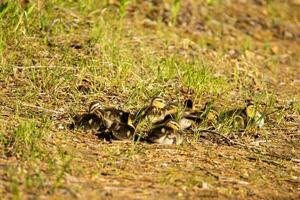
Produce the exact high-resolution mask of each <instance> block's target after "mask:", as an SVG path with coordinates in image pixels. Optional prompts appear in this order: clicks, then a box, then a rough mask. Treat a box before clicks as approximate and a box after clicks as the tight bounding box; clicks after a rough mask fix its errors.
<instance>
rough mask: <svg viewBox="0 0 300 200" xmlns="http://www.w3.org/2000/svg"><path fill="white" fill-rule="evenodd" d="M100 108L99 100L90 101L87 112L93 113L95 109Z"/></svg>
mask: <svg viewBox="0 0 300 200" xmlns="http://www.w3.org/2000/svg"><path fill="white" fill-rule="evenodd" d="M100 108H101V102H100V101H93V102H91V103H90V106H89V110H88V111H89V112H90V113H93V112H94V111H95V110H98V109H100Z"/></svg>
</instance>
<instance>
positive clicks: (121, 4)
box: [119, 0, 130, 18]
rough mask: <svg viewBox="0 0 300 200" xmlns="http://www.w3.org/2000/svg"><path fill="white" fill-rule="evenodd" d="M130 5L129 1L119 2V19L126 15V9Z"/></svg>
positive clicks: (120, 0)
mask: <svg viewBox="0 0 300 200" xmlns="http://www.w3.org/2000/svg"><path fill="white" fill-rule="evenodd" d="M129 3H130V0H119V13H120V16H121V18H123V17H124V16H125V14H126V7H127V6H128V4H129Z"/></svg>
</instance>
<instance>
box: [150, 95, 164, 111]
mask: <svg viewBox="0 0 300 200" xmlns="http://www.w3.org/2000/svg"><path fill="white" fill-rule="evenodd" d="M151 106H152V107H154V108H159V109H162V108H164V107H165V106H166V101H165V100H164V99H162V98H160V97H155V98H154V99H153V100H152V102H151Z"/></svg>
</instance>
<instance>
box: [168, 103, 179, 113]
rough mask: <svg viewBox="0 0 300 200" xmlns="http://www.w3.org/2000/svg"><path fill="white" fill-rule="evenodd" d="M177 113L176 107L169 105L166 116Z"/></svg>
mask: <svg viewBox="0 0 300 200" xmlns="http://www.w3.org/2000/svg"><path fill="white" fill-rule="evenodd" d="M177 112H178V107H177V106H176V105H174V104H170V105H169V108H168V111H167V113H168V114H175V113H177Z"/></svg>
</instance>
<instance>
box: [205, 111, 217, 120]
mask: <svg viewBox="0 0 300 200" xmlns="http://www.w3.org/2000/svg"><path fill="white" fill-rule="evenodd" d="M207 120H209V121H213V122H216V121H217V120H218V113H217V111H215V110H210V111H208V113H207Z"/></svg>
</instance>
